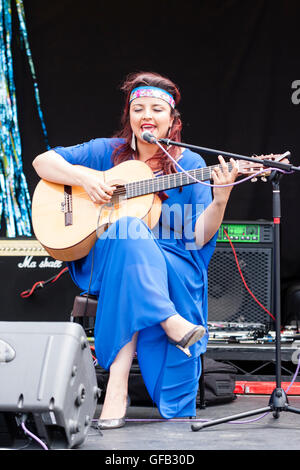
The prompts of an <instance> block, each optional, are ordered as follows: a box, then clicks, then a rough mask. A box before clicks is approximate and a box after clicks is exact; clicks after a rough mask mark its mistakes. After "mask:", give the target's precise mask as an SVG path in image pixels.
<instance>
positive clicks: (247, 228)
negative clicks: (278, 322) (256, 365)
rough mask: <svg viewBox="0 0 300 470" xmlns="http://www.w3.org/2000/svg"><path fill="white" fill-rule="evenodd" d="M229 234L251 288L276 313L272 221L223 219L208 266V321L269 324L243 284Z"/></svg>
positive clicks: (266, 306) (268, 319)
mask: <svg viewBox="0 0 300 470" xmlns="http://www.w3.org/2000/svg"><path fill="white" fill-rule="evenodd" d="M226 233H227V234H228V236H229V238H230V240H231V242H232V243H233V246H234V248H235V251H236V256H237V259H238V262H239V266H240V269H241V272H242V275H243V277H244V279H245V281H246V284H247V286H248V288H249V289H250V290H251V292H252V293H253V294H254V296H255V297H256V298H257V300H258V301H259V302H260V303H261V304H262V305H263V306H264V307H265V308H266V309H267V310H268V311H269V312H271V313H273V312H272V307H273V223H272V222H267V221H266V222H265V221H264V222H251V221H250V222H248V221H247V222H241V221H238V222H237V221H228V222H226V221H224V223H223V224H222V225H221V227H220V229H219V233H218V238H217V246H216V250H215V252H214V254H213V256H212V259H211V261H210V265H209V268H208V321H210V322H217V321H224V322H238V323H245V322H246V323H263V324H269V323H270V322H272V319H271V317H270V315H268V313H267V312H266V311H265V310H264V309H262V307H261V306H260V305H259V304H258V303H257V302H256V301H255V300H254V299H253V297H252V296H251V295H250V294H249V292H248V291H247V289H246V287H245V285H244V283H243V280H242V277H241V275H240V273H239V270H238V267H237V263H236V260H235V256H234V253H233V250H232V247H231V245H230V242H229V240H228V238H227V236H226Z"/></svg>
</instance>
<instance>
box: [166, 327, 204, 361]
mask: <svg viewBox="0 0 300 470" xmlns="http://www.w3.org/2000/svg"><path fill="white" fill-rule="evenodd" d="M204 334H205V328H204V327H203V326H202V325H198V326H195V327H194V328H192V329H191V330H190V331H189V332H188V333H187V334H186V335H184V337H183V338H182V339H181V340H180V341H174V340H173V339H171V338H170V337H169V336H168V340H169V342H170V343H171V344H174V345H175V346H176V348H178V349H180V351H182V352H184V354H186V355H187V356H188V357H191V356H192V355H191V352H190V350H189V347H190V346H192V345H193V344H195V343H196V342H197V341H199V340H200V339H201V338H202V337H203V336H204Z"/></svg>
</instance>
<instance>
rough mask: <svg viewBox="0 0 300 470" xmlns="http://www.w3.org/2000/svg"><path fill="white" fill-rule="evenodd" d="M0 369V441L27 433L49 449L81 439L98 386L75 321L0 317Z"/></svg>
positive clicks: (7, 443)
mask: <svg viewBox="0 0 300 470" xmlns="http://www.w3.org/2000/svg"><path fill="white" fill-rule="evenodd" d="M0 370H1V387H0V447H3V446H4V445H5V446H6V447H8V446H10V447H12V446H14V447H15V448H16V447H17V446H18V444H17V442H18V440H20V439H21V436H22V434H23V435H24V437H26V435H29V436H30V437H31V435H30V433H31V434H32V435H33V436H35V440H36V442H38V440H40V441H41V442H42V443H43V444H44V445H46V447H47V448H52V449H54V448H56V449H65V448H73V447H77V446H79V445H80V444H82V443H83V442H84V440H85V438H86V437H87V433H88V429H89V427H90V424H91V421H92V419H93V417H94V413H95V410H96V406H97V402H98V398H100V390H99V389H98V385H97V380H96V373H95V367H94V363H93V358H92V355H91V351H90V347H89V343H88V341H87V338H86V335H85V332H84V330H83V328H82V327H81V326H80V325H78V324H77V323H71V322H69V323H66V322H0ZM24 427H25V428H24ZM38 447H39V446H38Z"/></svg>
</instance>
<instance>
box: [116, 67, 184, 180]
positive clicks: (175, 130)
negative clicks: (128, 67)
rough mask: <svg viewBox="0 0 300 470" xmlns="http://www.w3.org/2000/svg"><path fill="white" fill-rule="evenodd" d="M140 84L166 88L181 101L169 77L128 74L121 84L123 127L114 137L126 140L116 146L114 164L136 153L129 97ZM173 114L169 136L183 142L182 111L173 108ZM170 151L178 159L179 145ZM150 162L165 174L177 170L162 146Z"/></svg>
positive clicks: (177, 90) (141, 73) (154, 167)
mask: <svg viewBox="0 0 300 470" xmlns="http://www.w3.org/2000/svg"><path fill="white" fill-rule="evenodd" d="M139 86H154V87H158V88H162V89H164V90H166V91H167V92H168V93H170V94H171V95H172V96H173V98H174V100H175V105H177V104H178V103H179V101H180V98H181V96H180V92H179V89H178V87H177V86H176V85H175V84H174V83H173V82H172V81H171V80H169V79H168V78H167V77H163V76H162V75H159V74H157V73H154V72H137V73H132V74H130V75H128V76H127V77H126V79H125V81H124V82H123V84H122V85H121V90H122V91H123V92H124V93H125V106H124V110H123V114H122V117H121V129H120V130H119V131H118V132H117V133H116V134H115V135H114V137H119V138H122V139H124V140H125V142H124V143H122V144H121V145H119V146H118V147H116V148H115V149H114V151H113V154H112V160H113V164H114V165H118V164H119V163H122V162H124V161H126V160H129V159H131V158H132V155H134V153H136V151H135V152H134V151H133V150H132V148H131V139H132V130H131V126H130V120H129V107H130V105H129V98H130V93H131V91H132V90H133V89H134V88H136V87H139ZM171 116H172V117H173V118H174V119H173V124H172V127H171V129H170V133H169V135H168V138H169V139H171V140H173V141H175V142H181V129H182V122H181V119H180V113H179V111H178V110H177V109H176V108H175V109H173V108H172V109H171ZM168 152H169V153H170V155H171V156H172V157H173V158H174V159H176V157H177V155H178V147H175V146H173V147H170V149H169V150H168ZM148 163H150V166H151V167H152V168H153V169H155V170H162V171H163V172H164V173H165V174H169V173H176V172H177V170H176V165H175V164H174V163H173V162H172V160H171V159H170V158H168V157H167V155H166V154H165V153H164V152H163V151H162V150H161V149H160V148H158V150H157V152H156V153H155V155H154V156H153V157H152V158H151V159H149V160H148Z"/></svg>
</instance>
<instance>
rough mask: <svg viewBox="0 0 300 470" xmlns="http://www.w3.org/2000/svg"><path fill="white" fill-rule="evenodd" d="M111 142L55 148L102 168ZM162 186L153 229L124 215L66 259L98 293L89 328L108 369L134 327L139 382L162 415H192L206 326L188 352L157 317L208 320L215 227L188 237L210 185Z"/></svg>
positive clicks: (193, 161)
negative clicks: (85, 249)
mask: <svg viewBox="0 0 300 470" xmlns="http://www.w3.org/2000/svg"><path fill="white" fill-rule="evenodd" d="M116 142H118V140H116V139H95V140H91V141H90V142H87V143H83V144H80V145H76V146H72V147H56V148H55V149H54V150H55V151H56V152H57V153H59V154H60V155H61V156H62V157H64V158H65V159H66V160H67V161H68V162H69V163H71V164H77V165H83V166H87V167H90V168H93V169H96V170H101V171H104V170H108V169H110V168H111V167H112V166H113V164H112V160H111V155H112V151H113V145H114V144H116ZM179 163H180V165H181V166H182V167H183V168H184V169H185V170H190V169H194V168H200V167H203V166H206V165H205V162H204V160H203V159H202V158H201V157H200V156H199V155H198V154H196V153H193V152H191V151H190V150H187V149H186V150H185V151H184V152H183V153H182V156H181V158H180V161H179ZM166 194H167V196H168V198H167V199H166V200H165V201H164V202H163V204H162V214H161V217H160V220H159V223H158V224H157V226H156V227H155V228H154V229H153V230H152V231H151V230H150V229H149V228H148V227H147V226H146V224H144V222H143V221H141V220H139V219H136V218H134V217H123V218H122V219H120V220H119V221H117V222H116V223H114V224H112V225H111V226H110V227H109V228H108V230H107V231H106V232H105V233H104V234H103V235H102V236H100V238H98V240H97V242H96V243H95V245H94V248H93V249H92V250H91V251H90V253H89V254H88V255H87V256H86V257H85V258H82V259H80V260H78V261H75V262H71V263H69V264H68V266H69V270H70V274H71V276H72V278H73V281H74V282H75V283H76V284H77V285H78V286H79V288H80V289H82V290H83V291H87V290H88V289H89V292H90V293H91V294H94V295H97V296H98V297H99V301H98V310H97V316H96V322H95V328H94V336H95V350H96V355H97V359H98V362H99V364H100V365H101V366H102V367H103V368H105V369H109V367H110V365H111V364H112V362H113V361H114V359H115V357H116V355H117V354H118V352H119V351H120V349H121V348H122V347H123V346H124V345H125V344H126V343H128V342H129V341H130V340H131V339H132V336H133V334H134V333H135V332H137V331H138V332H139V334H138V341H137V358H138V362H139V366H140V370H141V373H142V375H143V379H144V383H145V385H146V387H147V390H148V392H149V395H150V396H151V398H152V400H153V401H154V402H155V403H156V405H157V407H158V409H159V412H160V414H161V416H162V417H164V418H168V419H169V418H174V417H184V416H195V415H196V395H197V390H198V381H199V377H200V374H201V360H200V355H201V354H202V353H204V352H205V350H206V345H207V340H208V333H206V335H205V336H204V337H203V338H202V340H201V341H199V342H197V343H196V344H194V345H193V346H191V348H190V350H191V353H192V357H187V356H186V355H185V354H184V353H183V352H182V351H180V350H179V349H178V348H176V347H175V346H174V345H172V344H171V343H170V342H169V341H168V339H167V336H166V334H165V332H164V330H163V329H162V327H161V326H160V322H162V321H164V320H166V319H167V318H168V317H170V316H172V315H174V314H176V313H179V314H180V315H182V316H183V317H185V318H186V319H187V320H189V321H191V322H192V323H194V324H202V325H204V326H205V327H207V268H208V264H209V261H210V259H211V256H212V254H213V251H214V248H215V244H216V235H215V236H214V237H213V238H212V239H211V240H210V241H209V242H208V243H207V244H206V245H204V246H203V247H202V248H201V249H198V247H197V246H196V245H195V244H194V242H193V230H194V228H195V223H196V220H197V218H198V216H199V215H200V214H201V212H202V211H203V210H204V209H205V208H206V207H207V206H208V205H209V204H210V203H211V200H212V197H211V189H210V187H208V186H204V185H202V184H197V183H196V184H191V185H188V186H184V187H183V188H182V190H180V189H179V188H175V189H171V190H168V191H166ZM124 234H125V236H124ZM92 267H93V269H92ZM91 271H92V276H91Z"/></svg>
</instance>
